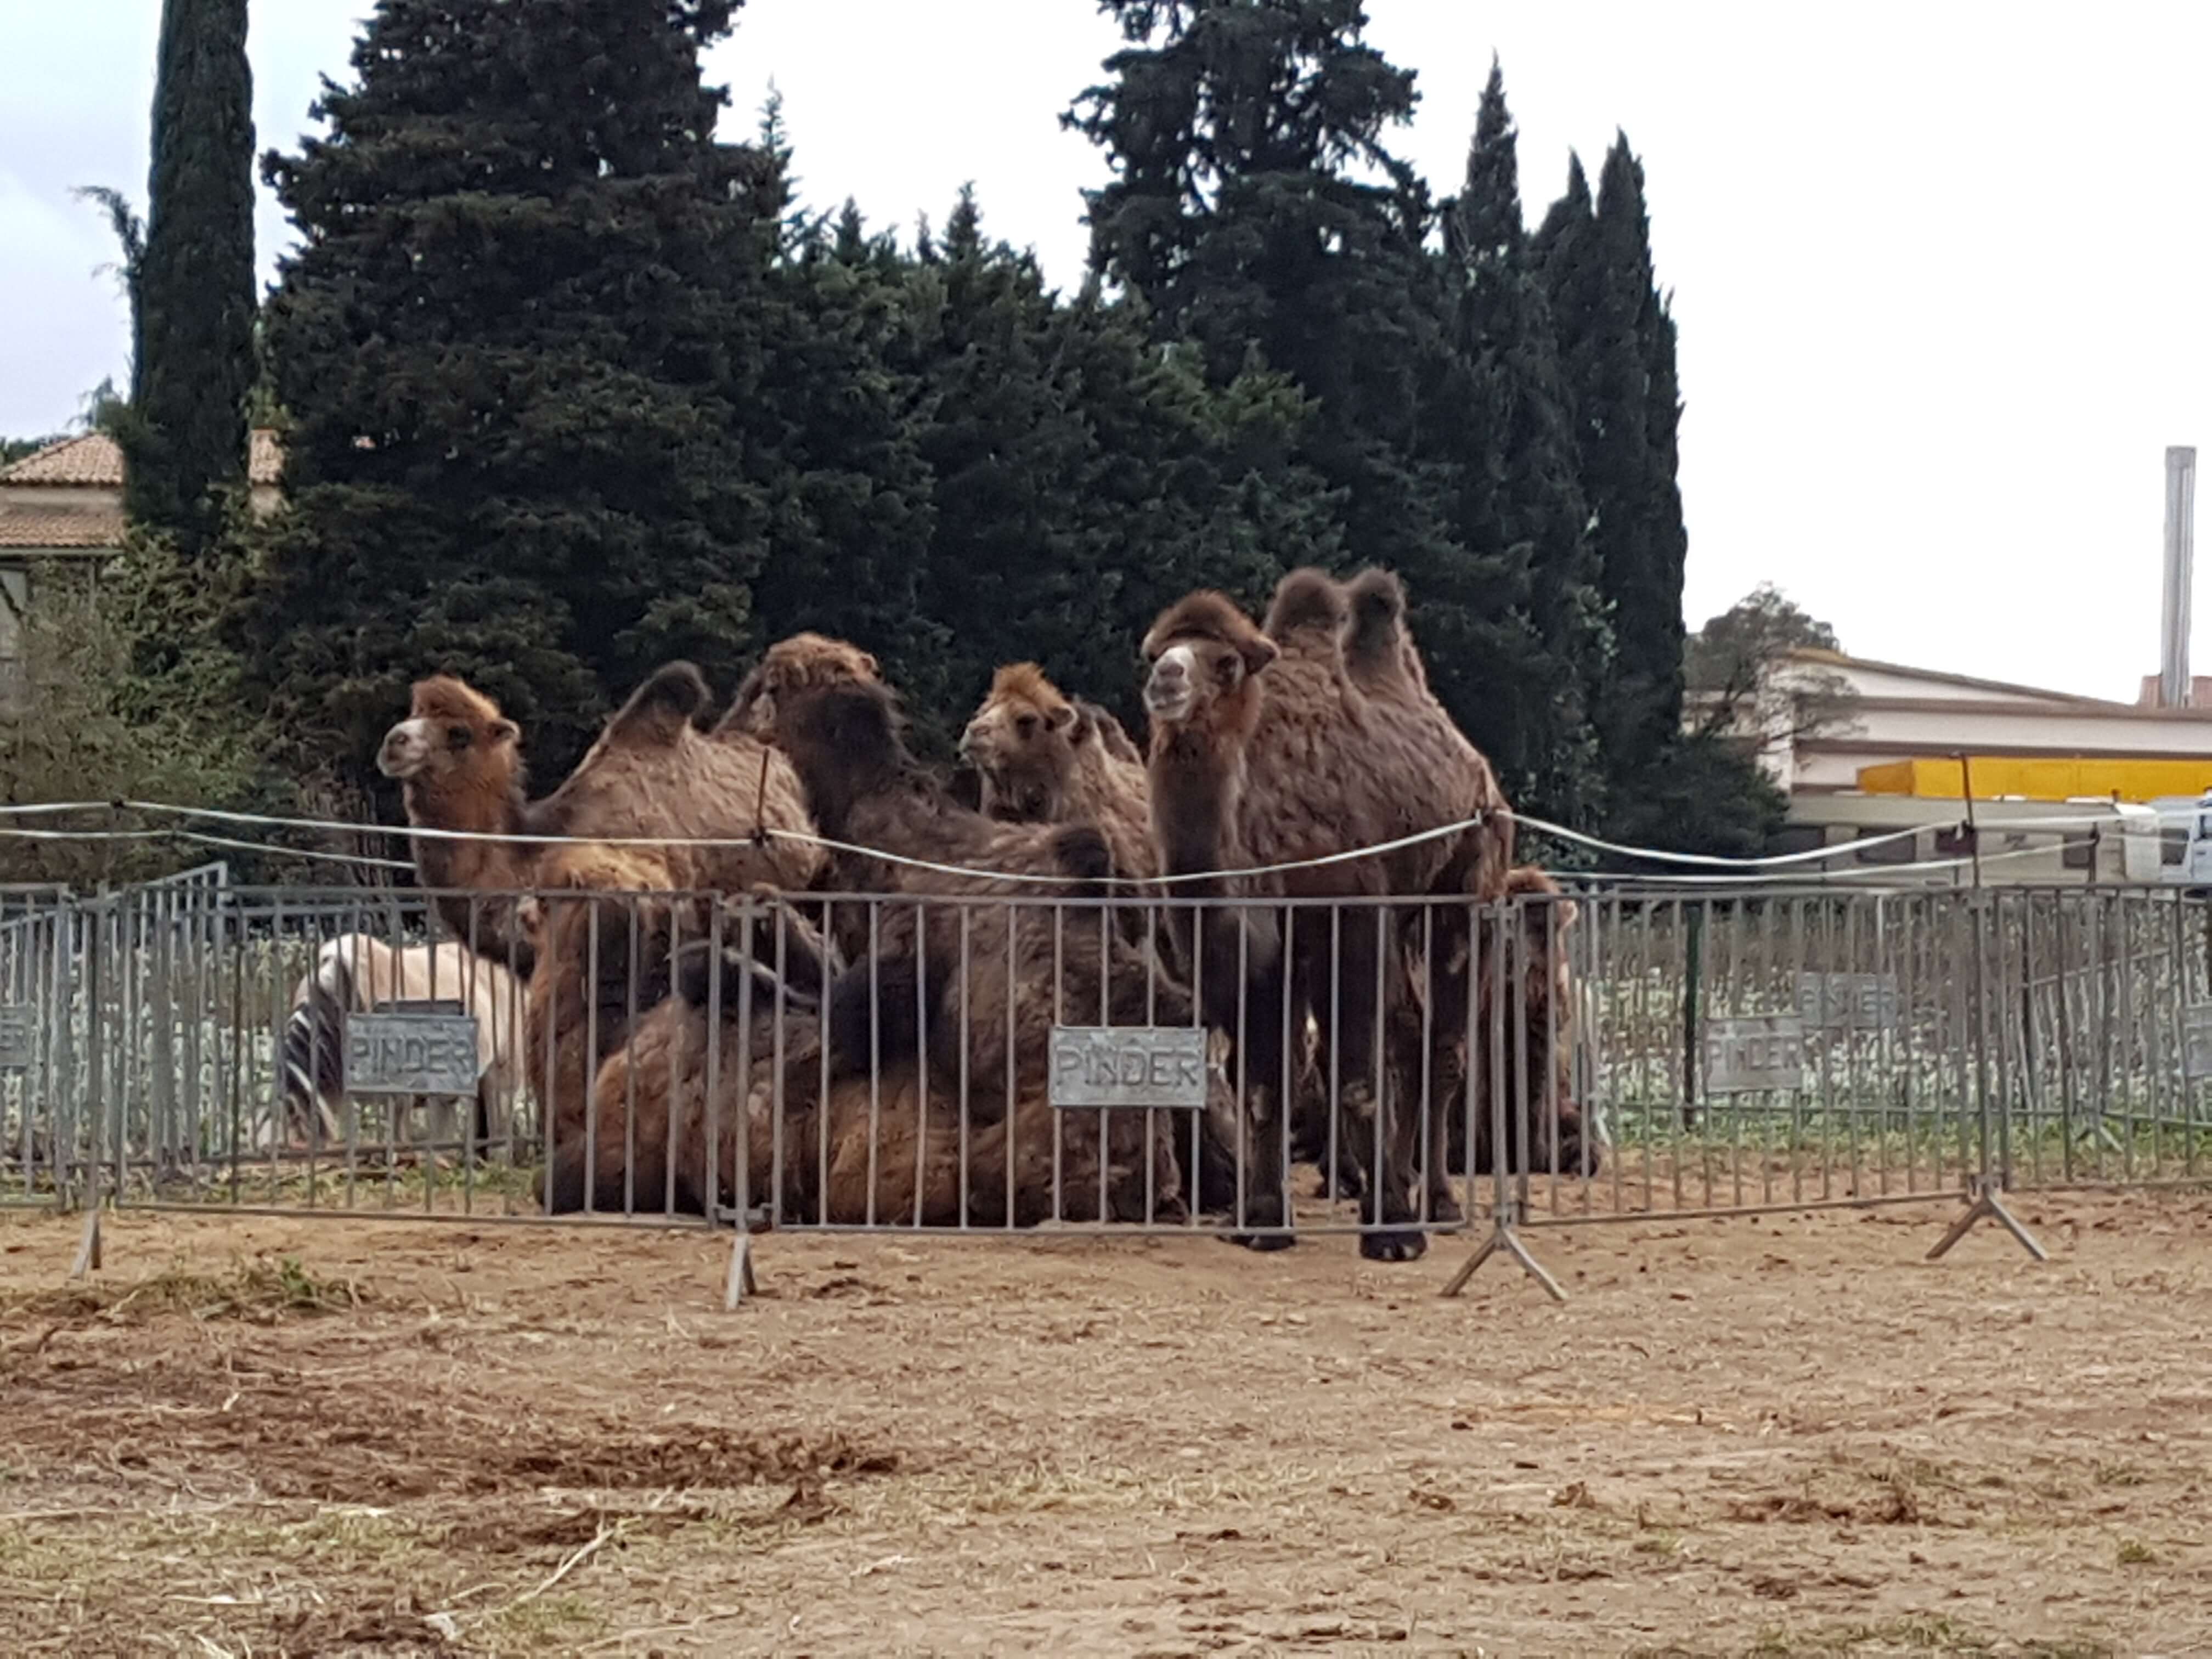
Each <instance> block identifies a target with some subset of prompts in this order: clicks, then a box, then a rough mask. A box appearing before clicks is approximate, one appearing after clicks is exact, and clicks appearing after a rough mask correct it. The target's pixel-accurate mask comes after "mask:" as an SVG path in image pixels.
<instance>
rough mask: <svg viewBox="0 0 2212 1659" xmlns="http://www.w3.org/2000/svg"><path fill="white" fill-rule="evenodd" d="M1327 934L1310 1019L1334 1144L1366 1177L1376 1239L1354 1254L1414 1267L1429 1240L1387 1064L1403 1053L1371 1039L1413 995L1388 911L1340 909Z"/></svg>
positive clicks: (1365, 1215) (1396, 1084)
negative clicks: (1331, 1087) (1318, 1032)
mask: <svg viewBox="0 0 2212 1659" xmlns="http://www.w3.org/2000/svg"><path fill="white" fill-rule="evenodd" d="M1333 932H1334V939H1329V938H1328V937H1322V938H1320V939H1316V941H1315V943H1316V945H1319V946H1320V947H1321V950H1320V959H1321V966H1322V971H1321V972H1319V973H1318V974H1316V975H1315V982H1316V985H1318V986H1320V987H1323V988H1324V990H1325V991H1333V992H1334V997H1333V1000H1331V1001H1323V1002H1322V1003H1321V1004H1320V1006H1318V1008H1317V1010H1316V1012H1318V1013H1319V1015H1320V1020H1321V1027H1322V1034H1323V1037H1324V1040H1325V1042H1326V1046H1327V1047H1328V1049H1329V1050H1330V1051H1331V1054H1332V1057H1333V1063H1334V1079H1335V1083H1336V1089H1337V1099H1338V1102H1339V1103H1340V1105H1341V1106H1342V1108H1343V1112H1342V1115H1341V1120H1340V1145H1341V1140H1342V1138H1343V1137H1346V1136H1348V1137H1350V1138H1351V1139H1352V1143H1353V1145H1352V1149H1351V1150H1352V1156H1353V1158H1355V1159H1356V1160H1357V1161H1358V1162H1359V1163H1360V1164H1364V1166H1365V1168H1366V1171H1367V1181H1366V1191H1365V1193H1364V1195H1363V1197H1362V1200H1361V1204H1360V1214H1361V1219H1362V1220H1364V1221H1365V1222H1367V1223H1368V1224H1370V1226H1371V1227H1372V1228H1374V1229H1375V1231H1369V1232H1364V1233H1362V1234H1361V1235H1360V1237H1359V1253H1360V1255H1364V1256H1365V1257H1367V1258H1368V1259H1369V1260H1370V1261H1414V1260H1417V1259H1418V1258H1419V1256H1420V1255H1422V1254H1423V1253H1424V1252H1425V1251H1426V1250H1427V1249H1428V1238H1427V1237H1426V1235H1425V1234H1424V1233H1423V1232H1422V1231H1421V1230H1420V1228H1419V1226H1418V1225H1413V1224H1414V1223H1416V1221H1417V1219H1418V1218H1417V1215H1416V1212H1415V1211H1414V1208H1413V1202H1412V1187H1411V1180H1410V1176H1411V1172H1412V1160H1411V1159H1410V1158H1409V1156H1408V1154H1409V1152H1411V1150H1412V1149H1411V1147H1410V1146H1408V1144H1407V1140H1406V1136H1405V1132H1404V1129H1403V1128H1402V1127H1401V1121H1400V1120H1401V1117H1402V1116H1403V1115H1404V1106H1405V1093H1406V1091H1405V1087H1404V1079H1403V1076H1402V1071H1403V1067H1402V1066H1399V1065H1395V1064H1393V1063H1392V1062H1393V1060H1394V1055H1395V1051H1396V1049H1397V1048H1398V1047H1399V1046H1400V1045H1399V1044H1397V1043H1395V1042H1391V1041H1389V1031H1388V1030H1387V1029H1386V1030H1385V1031H1383V1032H1381V1033H1378V1031H1377V1030H1376V1026H1377V1022H1378V1018H1379V1019H1381V1020H1383V1021H1385V1022H1391V1021H1395V1020H1396V1019H1398V1018H1401V1015H1400V1014H1399V1011H1400V1010H1401V1009H1402V1008H1403V1007H1404V1006H1405V1003H1406V1000H1407V996H1408V994H1409V993H1410V989H1411V987H1410V985H1409V983H1408V981H1407V978H1406V975H1405V971H1404V966H1403V963H1401V961H1400V960H1399V958H1398V952H1397V949H1396V946H1395V932H1396V930H1395V928H1394V927H1393V926H1392V918H1391V916H1390V915H1389V912H1388V911H1386V910H1381V909H1375V908H1346V909H1345V910H1344V911H1343V912H1342V913H1341V917H1340V921H1338V923H1337V924H1336V926H1335V927H1334V929H1333ZM1332 945H1333V946H1334V948H1333V949H1332V948H1330V947H1331V946H1332ZM1332 981H1334V982H1333V984H1332ZM1378 1036H1379V1037H1381V1038H1382V1039H1383V1040H1381V1041H1378ZM1394 1074H1395V1075H1394ZM1327 1077H1328V1073H1326V1072H1325V1073H1324V1078H1327ZM1413 1121H1415V1122H1416V1123H1417V1122H1418V1119H1415V1120H1413Z"/></svg>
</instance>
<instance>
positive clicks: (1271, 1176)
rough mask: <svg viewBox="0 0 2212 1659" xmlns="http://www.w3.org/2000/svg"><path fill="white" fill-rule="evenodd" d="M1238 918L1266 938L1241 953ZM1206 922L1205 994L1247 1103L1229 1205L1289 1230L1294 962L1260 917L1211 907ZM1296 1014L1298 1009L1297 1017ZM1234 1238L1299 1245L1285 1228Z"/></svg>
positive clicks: (1237, 1214)
mask: <svg viewBox="0 0 2212 1659" xmlns="http://www.w3.org/2000/svg"><path fill="white" fill-rule="evenodd" d="M1240 921H1242V922H1243V924H1244V925H1246V926H1248V927H1253V930H1254V931H1255V933H1259V934H1261V942H1260V943H1258V944H1253V945H1247V946H1246V947H1245V948H1244V949H1243V951H1239V950H1238V949H1237V934H1238V931H1239V923H1240ZM1204 926H1205V927H1206V940H1205V946H1206V969H1207V971H1206V976H1205V977H1206V1001H1207V1003H1208V1004H1209V1005H1212V1007H1211V1009H1210V1012H1209V1016H1208V1019H1207V1024H1211V1025H1212V1026H1214V1027H1215V1028H1216V1029H1217V1030H1226V1031H1227V1032H1228V1033H1229V1034H1230V1036H1231V1040H1232V1041H1233V1042H1235V1043H1236V1045H1237V1048H1236V1052H1235V1054H1234V1055H1233V1056H1232V1058H1231V1061H1230V1068H1231V1076H1232V1077H1234V1078H1235V1079H1237V1084H1238V1090H1239V1096H1240V1097H1241V1098H1242V1099H1243V1102H1244V1103H1245V1113H1244V1120H1243V1123H1242V1124H1241V1125H1240V1126H1239V1128H1240V1130H1241V1132H1242V1140H1243V1160H1242V1170H1241V1174H1242V1176H1243V1181H1242V1183H1241V1188H1242V1189H1241V1190H1237V1176H1238V1175H1239V1174H1240V1170H1238V1168H1237V1164H1236V1162H1235V1160H1234V1157H1233V1154H1232V1160H1231V1168H1230V1170H1229V1171H1228V1178H1229V1180H1230V1182H1231V1191H1230V1198H1231V1203H1230V1206H1228V1207H1229V1211H1230V1213H1231V1216H1232V1217H1234V1218H1241V1221H1242V1224H1243V1225H1244V1226H1246V1227H1249V1228H1254V1229H1263V1228H1267V1229H1287V1228H1288V1227H1289V1226H1290V1225H1291V1204H1290V1196H1289V1171H1288V1170H1287V1169H1286V1168H1285V1162H1286V1159H1285V1146H1284V1142H1283V1127H1284V1126H1283V1121H1282V1118H1283V1114H1284V1111H1285V1102H1284V1098H1283V1061H1284V1056H1285V1048H1284V1047H1283V1009H1284V998H1285V994H1286V987H1288V985H1289V983H1290V981H1289V976H1288V964H1287V963H1285V962H1284V961H1283V959H1282V957H1281V954H1280V952H1279V951H1278V950H1276V949H1274V948H1273V947H1272V946H1270V945H1267V943H1266V939H1265V933H1266V929H1265V927H1264V926H1261V925H1257V918H1256V917H1255V916H1251V915H1247V916H1244V917H1242V918H1239V917H1237V916H1236V915H1233V914H1232V913H1214V912H1209V913H1207V914H1206V917H1205V920H1204ZM1277 937H1278V938H1279V934H1278V935H1277ZM1240 968H1241V969H1243V974H1242V975H1241V977H1240V975H1239V973H1238V969H1240ZM1291 1016H1292V1018H1293V1021H1295V1019H1296V1018H1297V1008H1296V1007H1293V1008H1292V1010H1291ZM1231 1242H1232V1243H1238V1244H1242V1245H1243V1246H1244V1247H1245V1248H1246V1249H1253V1250H1286V1249H1290V1248H1291V1246H1292V1245H1293V1244H1295V1243H1297V1238H1296V1237H1295V1236H1293V1235H1292V1234H1291V1233H1290V1232H1288V1231H1252V1232H1240V1233H1236V1234H1232V1235H1231Z"/></svg>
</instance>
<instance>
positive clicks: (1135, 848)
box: [960, 662, 1159, 877]
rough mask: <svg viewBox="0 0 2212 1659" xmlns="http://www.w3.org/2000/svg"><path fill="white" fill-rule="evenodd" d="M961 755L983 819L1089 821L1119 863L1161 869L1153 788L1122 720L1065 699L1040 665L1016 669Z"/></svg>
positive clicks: (1139, 871)
mask: <svg viewBox="0 0 2212 1659" xmlns="http://www.w3.org/2000/svg"><path fill="white" fill-rule="evenodd" d="M960 757H961V758H962V759H963V760H964V761H966V762H968V763H969V764H970V765H972V766H974V767H975V770H976V772H977V774H978V775H980V777H981V781H982V803H981V805H982V810H983V812H984V814H985V816H987V817H994V818H999V819H1002V820H1004V821H1005V822H1006V823H1067V822H1070V821H1087V822H1089V823H1095V824H1097V826H1098V828H1099V829H1101V830H1102V831H1103V832H1104V834H1105V836H1106V845H1107V847H1108V848H1109V850H1110V851H1111V852H1112V854H1113V855H1114V867H1115V870H1116V871H1117V872H1120V873H1121V874H1123V875H1126V876H1131V877H1143V876H1153V875H1158V873H1159V860H1158V856H1157V855H1156V854H1155V853H1154V852H1153V850H1152V786H1151V783H1150V781H1148V780H1147V779H1146V775H1145V763H1144V757H1142V756H1140V755H1139V753H1138V752H1137V748H1136V745H1135V744H1132V743H1131V742H1130V741H1129V734H1128V733H1127V732H1125V731H1123V730H1122V729H1121V721H1119V720H1115V718H1114V717H1113V715H1111V714H1108V713H1107V712H1106V711H1105V710H1104V709H1103V708H1099V707H1098V706H1097V704H1096V703H1086V702H1080V701H1078V700H1076V699H1073V698H1070V697H1068V696H1064V695H1063V694H1062V693H1061V691H1060V688H1059V687H1057V686H1055V685H1054V684H1053V683H1052V682H1051V681H1050V680H1048V679H1047V678H1045V676H1044V671H1043V670H1042V669H1040V668H1039V667H1038V666H1037V665H1036V664H1035V663H1033V662H1018V663H1009V664H1007V665H1006V666H1005V667H1003V668H1001V669H1000V670H999V671H998V672H997V673H996V674H994V676H992V678H991V690H990V693H989V695H988V696H986V697H985V698H984V699H983V702H982V704H981V707H979V708H977V709H976V710H975V716H974V718H973V719H971V720H969V722H968V729H967V730H966V731H965V732H962V733H961V737H960Z"/></svg>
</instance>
